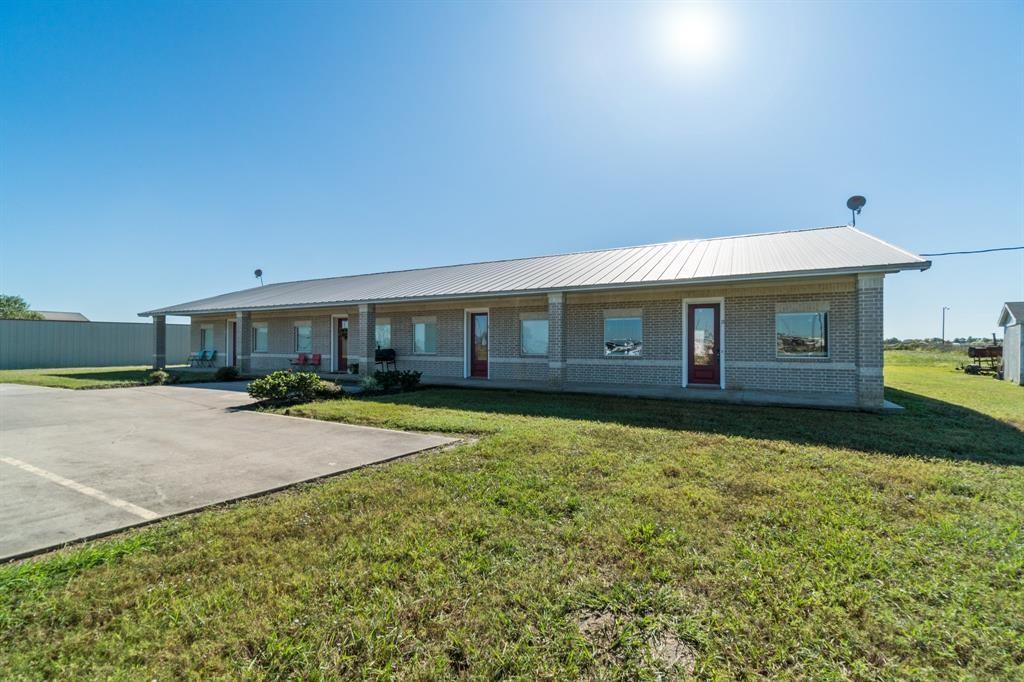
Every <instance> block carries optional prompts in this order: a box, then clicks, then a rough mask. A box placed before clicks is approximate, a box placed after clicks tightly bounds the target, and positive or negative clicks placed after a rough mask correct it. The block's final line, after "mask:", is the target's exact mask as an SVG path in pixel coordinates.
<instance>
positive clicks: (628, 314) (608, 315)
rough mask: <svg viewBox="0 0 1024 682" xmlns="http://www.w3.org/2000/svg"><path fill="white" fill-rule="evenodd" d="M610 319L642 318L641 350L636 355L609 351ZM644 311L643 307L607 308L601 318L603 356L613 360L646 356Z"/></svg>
mask: <svg viewBox="0 0 1024 682" xmlns="http://www.w3.org/2000/svg"><path fill="white" fill-rule="evenodd" d="M609 320H640V352H639V353H636V354H634V355H624V354H616V353H609V352H608V346H607V344H608V321H609ZM644 326H645V325H644V311H643V309H642V308H629V309H611V310H605V311H604V316H603V318H602V320H601V350H602V352H603V355H602V357H605V358H610V359H613V360H633V359H637V358H642V357H643V356H644Z"/></svg>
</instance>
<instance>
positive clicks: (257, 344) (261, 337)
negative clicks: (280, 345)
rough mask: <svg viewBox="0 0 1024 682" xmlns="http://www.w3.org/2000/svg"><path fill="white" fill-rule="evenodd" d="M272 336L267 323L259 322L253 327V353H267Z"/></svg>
mask: <svg viewBox="0 0 1024 682" xmlns="http://www.w3.org/2000/svg"><path fill="white" fill-rule="evenodd" d="M269 340H270V334H269V332H268V330H267V323H266V322H257V323H255V324H254V325H253V326H252V351H253V352H254V353H266V352H267V346H268V345H269Z"/></svg>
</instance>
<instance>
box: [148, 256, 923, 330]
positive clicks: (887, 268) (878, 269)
mask: <svg viewBox="0 0 1024 682" xmlns="http://www.w3.org/2000/svg"><path fill="white" fill-rule="evenodd" d="M931 265H932V262H931V261H928V260H918V261H910V262H906V263H892V264H886V265H870V266H863V267H853V268H834V269H829V270H795V271H790V272H773V273H764V274H755V275H739V276H726V277H702V278H699V279H675V280H665V281H658V282H623V283H618V284H596V285H590V286H581V287H580V286H577V287H552V288H546V289H515V290H512V291H481V292H471V293H465V294H444V295H437V296H413V297H405V298H386V299H363V300H342V301H322V302H318V303H295V304H282V305H270V306H243V307H225V308H199V309H187V308H179V307H176V306H171V307H168V308H158V309H155V310H149V311H146V312H142V313H139V317H152V316H154V315H181V316H186V317H187V316H192V315H216V314H220V313H230V312H236V311H239V312H261V311H272V310H308V309H310V308H337V307H340V306H353V305H366V304H373V305H378V304H380V305H384V304H389V303H414V302H419V301H423V302H428V301H454V300H465V299H472V298H498V297H507V296H531V295H533V296H535V295H540V294H549V293H554V292H559V291H565V292H572V293H583V292H592V291H615V290H619V289H647V288H652V287H666V286H690V285H704V284H731V283H735V282H754V281H769V280H782V279H794V278H804V277H834V276H836V275H857V274H870V273H877V274H892V273H896V272H900V271H902V270H921V271H924V270H927V269H928V268H930V267H931Z"/></svg>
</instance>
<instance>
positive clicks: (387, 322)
mask: <svg viewBox="0 0 1024 682" xmlns="http://www.w3.org/2000/svg"><path fill="white" fill-rule="evenodd" d="M378 327H387V328H388V340H389V343H390V345H389V346H381V345H380V343H379V342H378V341H377V328H378ZM394 333H395V328H394V326H393V325H392V324H391V318H390V317H378V318H377V319H376V320H375V321H374V323H373V343H374V346H376V347H377V348H381V349H383V348H394V347H395V337H394ZM414 333H415V332H414Z"/></svg>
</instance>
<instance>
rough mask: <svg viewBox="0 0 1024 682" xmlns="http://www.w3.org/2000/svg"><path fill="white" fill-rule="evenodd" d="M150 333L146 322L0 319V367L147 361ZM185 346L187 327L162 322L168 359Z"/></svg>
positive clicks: (174, 360)
mask: <svg viewBox="0 0 1024 682" xmlns="http://www.w3.org/2000/svg"><path fill="white" fill-rule="evenodd" d="M153 335H154V329H153V324H152V323H147V322H50V321H46V320H0V369H29V368H42V367H115V366H119V365H149V364H151V363H152V362H153V350H154V344H153ZM188 351H189V326H188V325H187V324H169V325H167V364H169V365H178V364H181V363H183V362H185V359H186V358H187V357H188Z"/></svg>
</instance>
